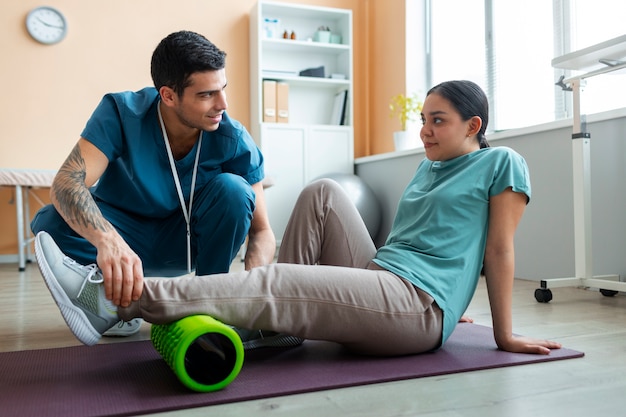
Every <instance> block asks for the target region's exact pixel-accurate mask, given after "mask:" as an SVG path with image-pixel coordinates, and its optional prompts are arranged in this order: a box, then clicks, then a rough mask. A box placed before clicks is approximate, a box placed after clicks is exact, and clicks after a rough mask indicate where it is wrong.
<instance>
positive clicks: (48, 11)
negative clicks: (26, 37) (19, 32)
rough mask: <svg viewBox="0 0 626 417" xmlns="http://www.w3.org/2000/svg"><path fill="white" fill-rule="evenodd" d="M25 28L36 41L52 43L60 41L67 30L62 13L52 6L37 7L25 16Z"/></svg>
mask: <svg viewBox="0 0 626 417" xmlns="http://www.w3.org/2000/svg"><path fill="white" fill-rule="evenodd" d="M26 29H27V30H28V33H29V34H30V36H32V37H33V39H35V40H36V41H37V42H41V43H44V44H53V43H57V42H60V41H61V40H62V39H63V38H64V37H65V34H66V32H67V23H66V22H65V17H63V14H61V12H59V11H58V10H56V9H53V8H52V7H45V6H43V7H37V8H35V9H33V10H31V11H30V13H28V16H26Z"/></svg>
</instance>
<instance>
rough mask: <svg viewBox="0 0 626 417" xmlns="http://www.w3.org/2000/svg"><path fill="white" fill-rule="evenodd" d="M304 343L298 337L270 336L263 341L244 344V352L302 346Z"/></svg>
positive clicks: (256, 340)
mask: <svg viewBox="0 0 626 417" xmlns="http://www.w3.org/2000/svg"><path fill="white" fill-rule="evenodd" d="M303 342H304V339H301V338H299V337H296V336H290V335H286V334H277V335H276V336H270V337H266V338H263V339H253V340H249V341H247V342H243V349H244V350H253V349H261V348H286V347H295V346H300V345H301V344H302V343H303Z"/></svg>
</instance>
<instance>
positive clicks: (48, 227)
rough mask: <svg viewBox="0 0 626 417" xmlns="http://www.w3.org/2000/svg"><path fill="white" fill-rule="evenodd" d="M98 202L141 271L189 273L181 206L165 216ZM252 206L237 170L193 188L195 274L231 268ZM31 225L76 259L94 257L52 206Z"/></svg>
mask: <svg viewBox="0 0 626 417" xmlns="http://www.w3.org/2000/svg"><path fill="white" fill-rule="evenodd" d="M187 203H188V202H187ZM96 204H97V205H98V207H99V208H100V211H101V212H102V214H103V216H104V218H105V219H107V220H108V221H109V222H110V223H111V224H112V225H113V227H115V229H116V230H117V231H118V233H119V234H120V235H121V236H122V238H123V239H124V240H125V241H126V242H127V243H128V245H129V246H130V247H131V248H132V250H133V251H134V252H135V253H136V254H137V255H138V256H139V258H140V259H141V262H142V265H143V268H144V275H145V276H159V277H164V276H178V275H184V274H187V272H188V271H187V232H186V230H187V225H186V223H185V218H184V216H183V212H182V209H181V208H180V207H178V208H177V210H175V211H174V212H173V213H172V214H171V215H170V216H168V217H166V218H150V217H144V216H140V215H137V214H133V213H129V212H126V211H121V210H120V209H118V208H116V207H114V206H112V205H110V204H107V203H105V202H104V201H100V200H96ZM254 208H255V195H254V191H253V190H252V187H251V186H250V184H248V182H247V181H246V180H244V179H243V178H242V177H240V176H238V175H234V174H229V173H223V174H220V175H218V176H216V177H215V178H214V179H213V180H211V181H210V182H208V183H207V184H205V185H204V186H203V187H197V188H196V191H195V194H194V201H193V207H192V212H191V255H192V256H191V257H192V268H193V267H194V266H195V270H196V273H197V274H199V275H208V274H215V273H220V272H227V271H228V270H229V268H230V264H231V262H232V260H233V259H234V258H235V256H236V255H237V252H238V251H239V249H240V247H241V245H242V244H243V243H244V241H245V238H246V235H247V234H248V230H249V228H250V222H251V219H252V214H253V212H254ZM31 229H32V231H33V233H34V234H37V232H39V231H42V230H44V231H46V232H48V233H49V234H50V235H51V236H52V238H53V239H54V240H55V242H57V244H58V245H59V247H60V248H61V250H62V251H63V252H64V253H65V254H66V255H68V256H69V257H71V258H73V259H75V260H76V261H78V262H80V263H82V264H92V263H95V262H96V255H97V253H96V248H95V247H94V246H93V245H92V244H91V243H89V242H88V241H87V240H86V239H84V238H83V237H81V236H80V235H78V234H77V233H76V232H74V231H73V230H72V229H71V228H70V227H69V226H68V225H67V223H66V222H65V220H64V219H63V218H62V217H61V216H60V215H59V213H58V212H57V211H56V209H55V208H54V206H52V205H48V206H45V207H44V208H42V209H41V210H40V211H39V212H38V213H37V214H36V216H35V217H34V218H33V221H32V222H31Z"/></svg>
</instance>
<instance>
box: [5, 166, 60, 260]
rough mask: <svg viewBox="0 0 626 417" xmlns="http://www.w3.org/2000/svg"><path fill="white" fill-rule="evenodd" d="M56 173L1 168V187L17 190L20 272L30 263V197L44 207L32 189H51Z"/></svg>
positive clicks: (16, 207) (16, 208) (16, 206)
mask: <svg viewBox="0 0 626 417" xmlns="http://www.w3.org/2000/svg"><path fill="white" fill-rule="evenodd" d="M55 175H56V171H51V170H34V169H10V168H0V186H3V187H14V188H15V212H16V218H17V245H18V248H17V256H18V262H19V270H20V271H24V269H25V268H26V262H27V261H30V257H31V252H30V243H31V242H32V240H33V237H32V236H31V234H30V197H31V196H32V197H33V198H34V199H35V200H37V202H38V203H39V204H41V205H43V202H42V201H41V200H40V199H39V197H37V195H36V194H34V193H33V194H31V193H30V192H29V191H30V189H32V188H50V186H51V185H52V180H53V179H54V176H55Z"/></svg>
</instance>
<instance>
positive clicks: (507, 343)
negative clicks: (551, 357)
mask: <svg viewBox="0 0 626 417" xmlns="http://www.w3.org/2000/svg"><path fill="white" fill-rule="evenodd" d="M496 344H497V345H498V347H499V348H500V349H502V350H504V351H507V352H512V353H534V354H537V355H548V354H550V351H551V350H552V349H560V348H561V344H560V343H557V342H553V341H551V340H543V339H534V338H531V337H524V336H511V337H508V338H506V340H496Z"/></svg>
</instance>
